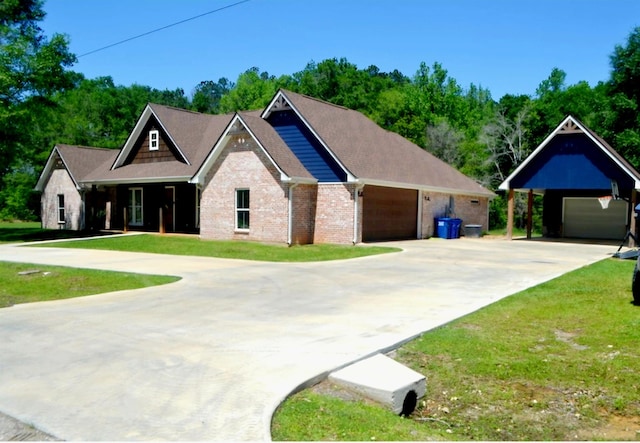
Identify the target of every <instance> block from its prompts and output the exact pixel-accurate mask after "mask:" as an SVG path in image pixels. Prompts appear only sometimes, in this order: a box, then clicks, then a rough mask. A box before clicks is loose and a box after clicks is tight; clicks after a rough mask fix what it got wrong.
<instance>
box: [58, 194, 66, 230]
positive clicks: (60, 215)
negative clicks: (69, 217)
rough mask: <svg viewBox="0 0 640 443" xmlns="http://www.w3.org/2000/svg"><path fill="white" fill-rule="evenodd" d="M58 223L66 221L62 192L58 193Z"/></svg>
mask: <svg viewBox="0 0 640 443" xmlns="http://www.w3.org/2000/svg"><path fill="white" fill-rule="evenodd" d="M58 223H60V224H63V223H66V214H65V211H64V194H58Z"/></svg>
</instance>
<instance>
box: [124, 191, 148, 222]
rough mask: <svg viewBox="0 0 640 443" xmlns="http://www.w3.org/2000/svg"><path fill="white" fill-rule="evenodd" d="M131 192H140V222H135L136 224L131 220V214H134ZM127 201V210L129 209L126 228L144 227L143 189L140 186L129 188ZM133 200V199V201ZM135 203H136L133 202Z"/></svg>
mask: <svg viewBox="0 0 640 443" xmlns="http://www.w3.org/2000/svg"><path fill="white" fill-rule="evenodd" d="M132 191H140V205H139V206H140V221H138V220H136V222H135V223H134V222H133V221H132V220H133V214H134V205H133V203H134V201H132V199H131V192H132ZM128 194H129V196H128V201H127V208H128V209H129V220H127V225H128V226H144V188H143V187H141V186H132V187H130V188H128ZM134 200H135V199H134ZM135 203H137V201H136V202H135ZM135 207H138V205H136V206H135Z"/></svg>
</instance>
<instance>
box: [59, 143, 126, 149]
mask: <svg viewBox="0 0 640 443" xmlns="http://www.w3.org/2000/svg"><path fill="white" fill-rule="evenodd" d="M55 146H56V147H60V146H66V147H69V148H79V149H92V150H95V151H98V150H99V151H117V150H120V148H102V147H99V146H85V145H70V144H68V143H56V144H55Z"/></svg>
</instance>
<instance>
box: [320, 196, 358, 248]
mask: <svg viewBox="0 0 640 443" xmlns="http://www.w3.org/2000/svg"><path fill="white" fill-rule="evenodd" d="M354 189H355V186H354V185H352V184H343V183H337V184H319V185H318V200H317V206H316V223H315V225H316V226H315V233H314V239H313V242H314V243H338V244H351V243H353V210H354V202H353V192H354ZM359 212H360V216H359V217H358V220H359V221H360V222H359V226H358V238H357V240H356V242H358V243H359V242H360V241H362V239H361V236H362V228H361V225H362V199H361V198H360V199H359Z"/></svg>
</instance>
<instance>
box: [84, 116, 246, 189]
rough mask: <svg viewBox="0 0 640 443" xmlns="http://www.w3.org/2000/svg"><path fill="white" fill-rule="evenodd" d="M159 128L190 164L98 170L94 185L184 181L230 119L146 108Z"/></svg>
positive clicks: (200, 162) (92, 178) (145, 164)
mask: <svg viewBox="0 0 640 443" xmlns="http://www.w3.org/2000/svg"><path fill="white" fill-rule="evenodd" d="M149 108H150V109H151V111H152V112H153V113H154V114H155V115H156V116H157V117H158V120H160V123H161V124H162V126H163V127H164V128H165V129H166V131H167V132H168V133H169V135H170V136H171V138H172V139H173V141H174V142H175V143H176V145H177V147H178V149H179V150H180V152H181V153H182V154H183V155H184V156H185V158H186V159H187V161H188V162H189V163H190V164H186V163H183V162H180V161H166V162H159V163H144V164H128V165H124V166H119V167H116V168H111V166H112V164H113V162H112V164H111V165H109V166H108V167H107V168H98V169H96V170H95V171H94V172H93V173H92V174H91V176H90V179H91V180H93V181H96V182H105V183H109V182H116V181H121V182H133V181H136V180H140V181H149V180H153V181H159V180H162V179H179V180H187V179H189V178H191V177H192V176H193V175H194V174H195V173H196V171H197V170H198V168H199V167H200V166H201V165H202V162H204V160H205V158H206V156H207V154H208V153H209V151H210V150H211V148H212V147H213V146H214V145H215V143H216V141H217V140H218V138H219V137H220V135H221V134H222V132H223V131H224V129H225V128H226V126H227V125H228V124H229V122H230V121H231V118H232V117H233V116H232V115H230V114H227V115H210V114H200V113H197V112H192V111H187V110H184V109H178V108H172V107H170V106H163V105H157V104H149Z"/></svg>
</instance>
